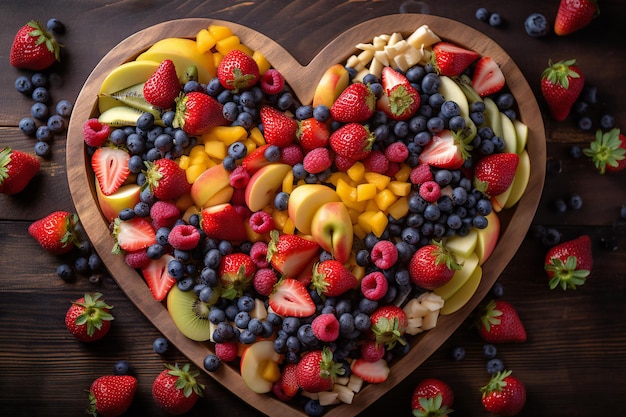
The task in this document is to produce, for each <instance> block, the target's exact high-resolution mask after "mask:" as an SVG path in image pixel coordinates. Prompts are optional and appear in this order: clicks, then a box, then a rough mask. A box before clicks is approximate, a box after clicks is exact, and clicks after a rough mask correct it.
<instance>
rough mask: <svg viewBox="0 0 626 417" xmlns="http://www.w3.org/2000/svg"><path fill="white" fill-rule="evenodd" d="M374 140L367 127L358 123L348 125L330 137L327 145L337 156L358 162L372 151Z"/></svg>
mask: <svg viewBox="0 0 626 417" xmlns="http://www.w3.org/2000/svg"><path fill="white" fill-rule="evenodd" d="M375 139H376V137H375V136H374V134H373V133H372V132H370V130H369V129H368V128H367V126H363V125H362V124H360V123H348V124H345V125H343V126H341V127H340V128H339V129H337V130H335V131H334V132H333V133H332V134H331V135H330V140H329V143H330V147H331V149H332V150H333V151H335V152H336V153H337V155H340V156H342V157H345V158H350V159H351V160H353V161H359V160H361V159H363V158H365V157H366V156H367V155H368V154H369V153H370V152H371V151H372V145H373V144H374V140H375Z"/></svg>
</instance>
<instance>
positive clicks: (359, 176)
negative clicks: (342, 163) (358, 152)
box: [346, 161, 365, 182]
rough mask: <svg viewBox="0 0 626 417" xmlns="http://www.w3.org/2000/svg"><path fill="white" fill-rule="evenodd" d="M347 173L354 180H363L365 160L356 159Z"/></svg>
mask: <svg viewBox="0 0 626 417" xmlns="http://www.w3.org/2000/svg"><path fill="white" fill-rule="evenodd" d="M346 173H347V174H348V177H350V179H351V180H352V181H355V182H358V181H362V180H363V175H364V174H365V165H363V162H361V161H356V162H355V163H354V164H352V166H351V167H350V168H348V170H347V171H346Z"/></svg>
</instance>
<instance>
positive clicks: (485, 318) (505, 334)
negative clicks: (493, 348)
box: [478, 300, 526, 343]
mask: <svg viewBox="0 0 626 417" xmlns="http://www.w3.org/2000/svg"><path fill="white" fill-rule="evenodd" d="M481 313H482V314H481V316H480V317H479V323H478V333H479V334H480V336H481V337H482V338H483V340H484V341H485V342H488V343H512V342H514V343H522V342H525V341H526V329H524V325H523V324H522V321H521V320H520V318H519V315H518V314H517V311H516V310H515V308H514V307H513V306H512V305H511V304H510V303H508V302H506V301H502V300H497V301H496V300H492V301H490V302H489V303H488V304H487V305H486V306H485V307H484V308H483V311H482V312H481Z"/></svg>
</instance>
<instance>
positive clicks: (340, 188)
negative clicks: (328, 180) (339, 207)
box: [335, 178, 357, 203]
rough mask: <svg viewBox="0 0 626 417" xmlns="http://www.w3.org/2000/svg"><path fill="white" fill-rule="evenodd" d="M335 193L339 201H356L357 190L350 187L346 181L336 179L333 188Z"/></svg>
mask: <svg viewBox="0 0 626 417" xmlns="http://www.w3.org/2000/svg"><path fill="white" fill-rule="evenodd" d="M335 187H336V188H335V192H336V193H337V195H338V196H339V198H341V201H343V202H344V203H345V202H355V201H357V198H356V197H357V190H356V188H354V187H351V186H350V185H349V184H348V183H347V182H346V181H344V180H343V179H341V178H340V179H338V180H337V184H336V186H335Z"/></svg>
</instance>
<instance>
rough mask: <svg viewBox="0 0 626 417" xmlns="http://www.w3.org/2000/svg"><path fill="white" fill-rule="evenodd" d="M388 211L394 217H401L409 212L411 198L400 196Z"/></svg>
mask: <svg viewBox="0 0 626 417" xmlns="http://www.w3.org/2000/svg"><path fill="white" fill-rule="evenodd" d="M387 213H389V214H391V216H392V217H393V218H394V219H401V218H403V217H404V216H406V215H407V214H408V213H409V200H408V199H407V198H406V197H400V198H398V200H396V202H395V203H393V204H392V205H390V206H389V208H388V209H387Z"/></svg>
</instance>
